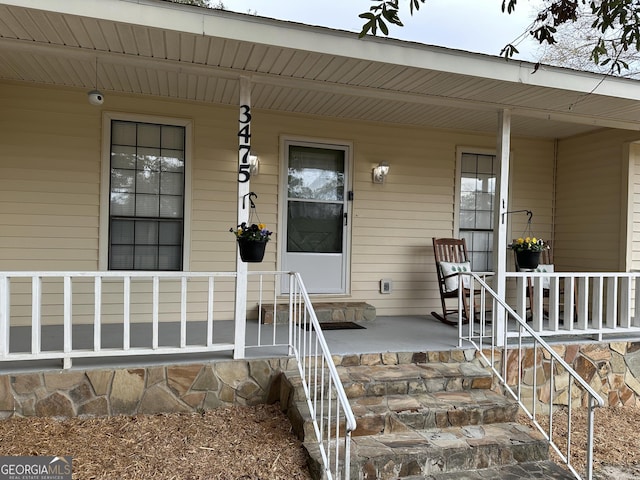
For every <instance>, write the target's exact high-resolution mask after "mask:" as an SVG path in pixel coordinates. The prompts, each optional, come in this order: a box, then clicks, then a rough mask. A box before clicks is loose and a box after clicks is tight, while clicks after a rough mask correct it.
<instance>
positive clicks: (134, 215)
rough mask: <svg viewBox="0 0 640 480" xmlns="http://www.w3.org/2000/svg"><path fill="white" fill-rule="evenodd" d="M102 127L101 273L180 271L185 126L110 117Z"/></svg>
mask: <svg viewBox="0 0 640 480" xmlns="http://www.w3.org/2000/svg"><path fill="white" fill-rule="evenodd" d="M105 123H106V124H107V125H106V131H107V133H108V136H107V138H106V139H105V143H106V142H108V146H107V148H108V160H107V161H106V162H105V163H108V165H103V191H104V190H105V188H106V189H108V193H107V197H108V198H107V199H106V200H105V202H104V203H106V207H107V208H108V213H106V214H105V213H104V210H103V216H106V218H107V220H106V222H105V220H104V219H103V220H102V226H103V227H106V231H107V232H108V233H107V235H106V239H104V238H101V241H103V240H104V241H105V243H106V245H105V246H106V252H107V253H106V255H105V256H106V260H104V263H105V264H106V268H107V269H109V270H171V271H180V270H183V269H184V264H185V247H184V246H185V211H186V209H185V199H186V195H185V192H186V180H187V178H186V177H187V175H186V174H187V172H188V170H187V169H186V162H187V159H186V156H187V155H186V153H187V141H186V140H187V125H185V124H184V122H180V124H171V123H167V121H166V119H163V121H162V123H160V122H157V123H156V122H154V121H153V119H147V118H145V119H144V120H141V119H135V118H123V119H120V118H115V117H114V118H107V119H106V122H105ZM105 146H106V145H105ZM107 171H108V173H107ZM103 199H104V197H103ZM104 207H105V205H103V208H104ZM103 231H104V230H103Z"/></svg>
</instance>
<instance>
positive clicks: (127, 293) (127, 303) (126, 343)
mask: <svg viewBox="0 0 640 480" xmlns="http://www.w3.org/2000/svg"><path fill="white" fill-rule="evenodd" d="M123 288H124V292H123V294H124V300H123V301H124V316H123V319H122V349H123V350H125V351H127V350H129V348H130V347H131V277H130V276H129V275H127V276H125V277H124V284H123Z"/></svg>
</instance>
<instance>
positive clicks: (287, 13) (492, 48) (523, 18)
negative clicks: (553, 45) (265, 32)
mask: <svg viewBox="0 0 640 480" xmlns="http://www.w3.org/2000/svg"><path fill="white" fill-rule="evenodd" d="M213 3H216V2H213ZM223 4H224V8H225V9H226V10H231V11H235V12H240V13H255V14H257V15H259V16H262V17H270V18H277V19H280V20H289V21H294V22H301V23H306V24H309V25H319V26H323V27H331V28H337V29H341V30H348V31H354V32H359V31H360V30H361V28H362V23H363V20H362V19H361V18H359V17H358V15H359V14H360V13H362V12H365V11H367V9H368V8H369V6H370V5H371V3H370V2H369V1H368V0H315V1H314V0H223ZM501 4H502V1H501V0H427V2H426V3H425V4H424V5H422V6H421V8H420V10H419V11H418V12H417V13H414V16H413V17H412V16H411V15H410V14H409V3H408V1H404V0H403V1H401V2H400V5H401V19H402V21H403V23H404V25H405V26H404V27H402V28H400V27H395V26H392V28H390V32H389V36H390V37H392V38H397V39H401V40H411V41H416V42H420V43H425V44H428V45H438V46H442V47H449V48H455V49H460V50H467V51H470V52H477V53H486V54H489V55H500V50H502V47H504V46H505V45H506V44H508V43H512V42H514V41H515V40H516V39H517V38H518V37H519V36H521V34H522V33H523V32H526V31H527V30H528V27H529V26H530V24H531V22H532V20H533V18H534V10H533V8H532V6H531V4H530V2H528V1H524V0H522V1H520V2H519V4H518V6H517V8H516V11H515V12H514V13H512V14H511V15H508V14H507V13H502V10H501ZM379 35H380V34H379ZM525 37H527V38H526V39H525V40H524V41H523V42H522V43H520V44H519V45H518V46H517V48H518V50H519V51H520V53H519V54H518V55H516V56H515V58H517V59H521V60H529V61H537V60H536V58H537V56H538V53H537V43H536V42H535V41H534V40H530V39H529V38H528V37H530V35H525Z"/></svg>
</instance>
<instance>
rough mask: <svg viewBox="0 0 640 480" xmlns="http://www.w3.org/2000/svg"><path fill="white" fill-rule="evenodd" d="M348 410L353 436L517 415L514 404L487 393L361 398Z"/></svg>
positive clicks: (508, 419)
mask: <svg viewBox="0 0 640 480" xmlns="http://www.w3.org/2000/svg"><path fill="white" fill-rule="evenodd" d="M351 408H352V409H353V413H354V415H355V416H356V418H357V428H356V430H355V431H354V432H353V435H354V436H363V435H375V434H381V433H397V432H404V431H407V430H408V429H416V430H424V429H429V428H447V427H461V426H466V425H486V424H490V423H504V422H513V421H515V419H516V416H517V414H518V405H517V404H516V403H515V402H512V401H510V400H509V399H507V398H505V397H504V395H501V394H499V393H495V392H492V391H490V390H469V391H464V392H438V393H432V394H428V393H426V394H419V395H387V396H382V397H361V398H356V399H352V400H351Z"/></svg>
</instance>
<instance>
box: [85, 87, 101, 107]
mask: <svg viewBox="0 0 640 480" xmlns="http://www.w3.org/2000/svg"><path fill="white" fill-rule="evenodd" d="M87 95H89V103H90V104H91V105H102V104H103V103H104V95H103V94H102V92H100V91H98V90H91V91H90V92H89V93H88V94H87Z"/></svg>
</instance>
